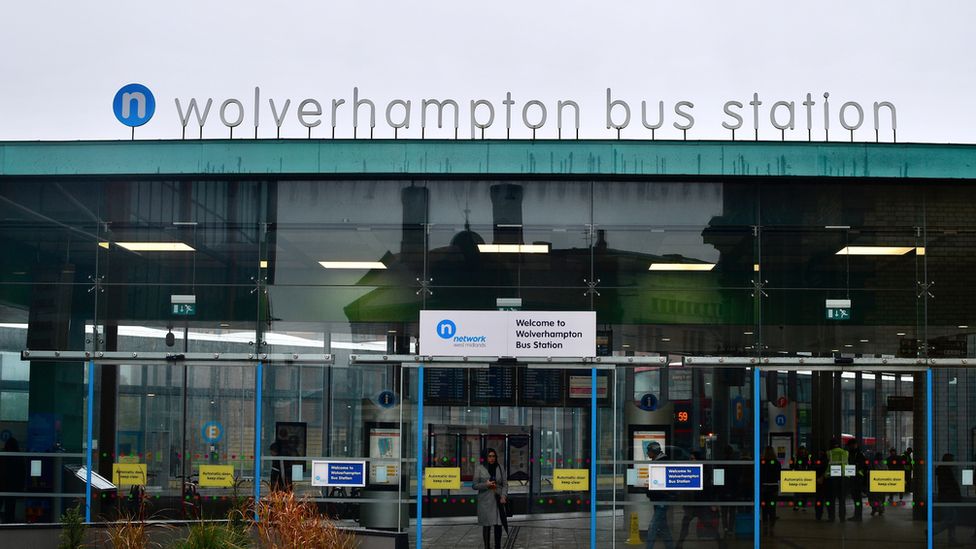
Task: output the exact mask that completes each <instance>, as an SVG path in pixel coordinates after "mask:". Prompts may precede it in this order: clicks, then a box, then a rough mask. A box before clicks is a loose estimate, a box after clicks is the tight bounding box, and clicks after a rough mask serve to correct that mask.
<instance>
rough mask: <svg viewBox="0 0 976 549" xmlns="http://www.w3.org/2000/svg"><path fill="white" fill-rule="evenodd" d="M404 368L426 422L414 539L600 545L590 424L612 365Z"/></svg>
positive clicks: (605, 401) (419, 449)
mask: <svg viewBox="0 0 976 549" xmlns="http://www.w3.org/2000/svg"><path fill="white" fill-rule="evenodd" d="M405 366H408V367H406V368H404V372H405V375H406V376H408V377H409V378H411V381H410V382H409V386H410V387H411V388H415V389H416V391H415V395H410V396H411V397H412V398H415V399H416V406H417V416H416V417H417V422H418V423H416V424H414V425H413V427H414V430H415V431H416V432H415V434H414V436H415V438H414V445H413V448H412V449H409V450H408V451H411V452H413V453H414V454H415V455H414V456H411V457H416V458H417V459H418V460H419V462H420V467H419V468H418V473H417V483H416V484H414V485H413V489H414V490H416V491H417V502H418V505H417V509H418V510H419V511H418V512H417V513H416V516H417V524H418V525H419V526H416V527H415V528H413V529H412V530H413V534H414V535H413V536H411V537H412V538H413V540H412V541H413V543H414V544H415V545H414V546H416V547H424V548H425V549H427V548H447V547H452V548H453V547H485V546H486V545H487V546H488V547H568V548H575V547H580V548H583V547H591V542H592V540H591V536H592V535H593V529H592V524H591V512H590V509H591V504H592V502H593V501H594V499H593V498H592V496H591V488H592V487H593V486H592V485H591V481H592V480H593V479H594V478H595V475H592V466H593V462H592V455H593V453H592V448H593V445H594V442H595V440H594V438H593V431H592V428H593V427H594V425H593V424H592V423H591V422H592V418H593V406H594V403H595V405H596V407H597V408H598V409H600V407H607V408H609V406H610V402H611V398H610V397H611V395H610V389H611V387H612V384H613V382H612V374H613V373H612V371H611V370H609V369H600V370H599V371H597V370H596V369H595V368H594V366H595V364H584V363H582V362H578V361H576V362H558V361H556V360H555V359H554V360H552V361H547V360H545V359H542V360H536V361H532V360H519V361H499V360H490V361H489V360H486V361H482V362H475V361H473V360H472V361H470V362H468V361H461V360H453V361H448V360H445V361H438V360H434V361H432V362H428V363H426V364H409V363H407V364H405ZM594 377H596V384H595V387H596V394H595V395H594V392H593V391H594V383H593V378H594ZM594 397H595V398H594ZM414 540H415V541H414Z"/></svg>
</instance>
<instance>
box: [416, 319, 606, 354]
mask: <svg viewBox="0 0 976 549" xmlns="http://www.w3.org/2000/svg"><path fill="white" fill-rule="evenodd" d="M420 354H424V355H432V356H512V357H529V356H545V357H548V356H551V357H591V356H594V355H595V354H596V313H595V312H593V311H569V312H562V311H421V312H420Z"/></svg>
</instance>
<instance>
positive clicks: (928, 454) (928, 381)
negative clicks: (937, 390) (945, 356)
mask: <svg viewBox="0 0 976 549" xmlns="http://www.w3.org/2000/svg"><path fill="white" fill-rule="evenodd" d="M933 438H934V437H933V436H932V368H929V369H927V370H926V371H925V474H926V475H927V478H926V482H925V505H926V510H925V514H926V523H927V524H928V528H926V529H925V532H926V537H927V538H928V539H927V543H928V547H929V549H932V546H933V545H934V543H935V533H934V532H933V531H932V529H933V528H934V527H935V522H934V521H933V518H934V517H935V511H934V510H933V508H932V504H933V502H934V501H935V498H934V497H933V496H934V494H935V490H934V487H933V484H934V483H935V466H934V463H933V461H934V460H933V459H932V456H933V455H935V450H934V449H933V448H932V440H933Z"/></svg>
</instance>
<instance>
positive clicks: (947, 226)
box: [0, 140, 976, 547]
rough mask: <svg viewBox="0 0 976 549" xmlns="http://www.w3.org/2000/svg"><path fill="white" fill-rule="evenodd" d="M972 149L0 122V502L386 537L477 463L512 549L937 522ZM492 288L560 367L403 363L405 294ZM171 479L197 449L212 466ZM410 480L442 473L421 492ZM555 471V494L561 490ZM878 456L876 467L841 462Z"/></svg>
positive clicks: (440, 295)
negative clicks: (290, 519)
mask: <svg viewBox="0 0 976 549" xmlns="http://www.w3.org/2000/svg"><path fill="white" fill-rule="evenodd" d="M974 160H976V148H973V147H969V146H949V145H945V146H941V145H896V144H888V145H882V144H823V143H820V144H810V143H764V142H758V143H743V142H727V143H722V142H609V141H531V142H523V141H498V142H495V141H471V142H466V141H436V140H432V141H352V142H350V141H331V140H325V141H294V142H292V141H243V140H241V141H206V142H190V141H181V142H137V143H128V142H120V143H110V142H98V143H94V142H87V143H86V142H82V143H8V144H2V145H0V238H2V239H3V243H4V245H5V254H4V261H3V262H2V266H0V439H2V441H3V443H4V446H3V451H2V452H0V460H2V463H3V464H4V465H3V466H2V467H0V470H2V471H3V473H2V475H3V477H4V478H3V479H2V482H3V485H2V486H0V508H2V510H3V511H2V513H0V517H2V519H3V521H4V522H14V523H43V522H54V521H57V519H58V517H59V516H60V515H61V513H62V512H63V511H64V510H65V509H66V508H68V507H69V506H72V505H74V504H75V503H76V502H77V501H82V502H84V503H87V505H88V511H89V513H90V516H91V518H92V520H95V521H99V520H111V519H114V518H116V517H118V516H120V515H122V514H125V513H126V512H130V511H132V510H133V509H134V507H133V506H134V505H135V504H134V503H133V502H138V501H139V500H140V499H142V500H144V501H146V502H148V505H149V506H150V507H151V509H152V512H153V513H155V514H156V515H157V516H160V517H166V518H174V519H189V518H195V517H198V516H210V517H214V516H221V515H222V514H224V513H226V510H227V509H229V508H230V507H231V506H232V505H233V504H234V502H235V501H236V498H239V497H244V496H254V495H256V496H258V497H260V495H261V494H266V493H267V491H268V490H270V489H273V488H288V489H292V490H295V491H296V492H297V493H299V494H301V495H303V496H305V497H308V498H311V499H312V500H314V501H315V502H317V504H318V505H319V507H320V509H321V510H322V511H323V512H324V513H328V514H330V515H332V516H334V517H337V518H338V519H339V520H341V521H344V522H343V523H344V524H347V525H350V526H362V527H365V528H367V529H370V530H375V531H383V532H387V533H391V535H393V536H394V538H395V537H396V536H400V539H402V540H404V541H403V542H404V543H408V544H410V545H411V546H417V545H423V546H430V547H441V546H444V547H446V546H452V545H450V543H455V542H457V540H460V539H466V538H465V537H464V536H468V535H476V537H474V538H471V539H472V540H473V541H472V543H476V544H477V543H480V541H479V540H480V535H477V534H480V530H479V531H477V532H476V533H475V534H471V532H474V530H471V529H473V528H476V527H477V524H478V522H477V520H478V519H477V517H478V503H477V502H478V490H477V488H476V487H475V486H473V485H472V482H473V480H474V479H475V477H476V475H477V473H478V472H479V467H483V466H484V456H485V454H486V452H487V450H488V449H492V450H495V451H496V452H497V454H498V456H499V462H500V463H501V464H502V467H503V468H504V470H505V471H506V477H507V478H506V480H507V482H508V488H507V490H508V500H509V502H510V503H509V505H510V508H511V509H512V510H513V514H514V516H513V517H512V518H511V519H509V520H510V521H511V525H512V526H515V528H514V529H513V528H510V529H509V533H508V534H507V535H508V536H509V537H511V538H514V541H513V543H516V544H522V545H524V546H532V545H533V544H542V543H550V544H551V543H560V544H563V543H564V544H566V546H574V545H573V544H576V546H581V547H582V546H590V544H591V542H592V543H594V544H596V545H597V546H600V547H610V546H624V545H627V544H642V543H646V542H647V538H648V536H649V535H650V536H651V537H654V536H655V535H657V534H655V533H654V532H653V530H654V528H652V529H651V530H652V532H651V534H648V527H649V525H650V524H651V522H652V520H654V521H658V520H660V519H659V518H654V517H659V516H660V515H658V514H656V510H657V509H658V508H661V509H665V511H666V513H665V516H667V517H669V518H668V523H667V527H668V528H669V531H670V533H671V534H672V537H673V538H674V540H676V541H677V540H678V539H680V538H682V536H684V539H685V543H691V542H695V543H701V544H704V543H712V542H713V541H714V540H719V541H720V543H722V544H724V545H726V546H730V547H739V546H741V547H747V546H753V545H754V544H760V545H762V546H766V547H775V546H777V542H776V539H785V540H791V542H792V543H795V544H800V545H801V546H802V545H803V544H804V543H822V542H824V541H828V542H830V541H839V542H842V543H845V544H852V546H860V545H859V544H867V543H873V544H877V543H895V542H897V543H903V544H904V543H908V544H910V546H921V545H920V544H923V543H925V542H926V536H927V535H928V534H927V528H928V529H929V530H932V531H934V532H935V533H934V539H933V541H934V543H935V545H936V546H940V545H943V546H944V545H947V544H949V543H950V542H951V541H952V540H951V539H950V537H951V536H958V538H959V539H961V540H965V539H968V536H969V535H971V533H972V532H971V531H968V529H969V528H970V527H971V526H973V524H974V522H976V512H973V509H976V507H972V502H976V492H974V490H973V487H972V486H971V483H972V470H973V469H974V465H976V447H974V444H976V419H974V418H976V413H974V409H976V375H972V374H970V373H969V362H970V361H972V360H976V317H974V314H973V310H974V307H976V293H974V292H973V291H972V287H973V280H971V279H973V278H974V275H973V274H972V273H973V272H976V237H974V235H976V206H974V204H976V200H974V198H976V191H974V190H973V188H972V183H973V180H976V171H974V169H973V167H972V166H973V165H974ZM174 296H192V298H191V301H192V303H190V304H189V305H190V306H177V305H180V303H178V302H179V300H180V299H184V300H185V299H186V298H185V297H184V298H174ZM499 300H502V301H499ZM827 300H848V301H849V304H848V305H847V307H841V308H843V309H845V310H844V311H843V312H833V310H832V309H829V308H828V307H827V306H826V305H827ZM513 304H515V305H513ZM513 306H514V307H518V308H521V310H525V311H595V312H596V318H597V341H596V346H595V348H594V349H593V352H592V354H591V355H589V356H585V357H576V358H575V360H561V361H556V362H555V363H553V362H552V361H548V362H546V361H544V360H543V361H540V360H534V361H533V360H525V359H524V357H519V356H515V357H490V358H482V359H477V360H468V361H465V360H461V359H460V358H458V357H424V356H421V355H419V354H418V353H419V348H420V342H419V340H418V338H419V333H420V330H419V326H418V320H419V314H420V311H422V310H496V309H498V308H500V307H513ZM970 326H972V328H970ZM421 369H422V370H423V376H421ZM421 377H423V381H421ZM594 379H595V380H596V385H595V386H594V385H593V380H594ZM594 392H595V393H596V398H595V399H594V400H592V401H591V396H592V395H593V393H594ZM594 402H595V405H594ZM421 410H423V412H422V413H423V419H422V421H420V420H419V417H420V413H421ZM854 441H856V444H855V442H854ZM658 446H659V447H660V449H661V451H662V452H663V455H665V456H666V457H667V459H668V460H669V461H672V462H678V463H688V462H692V461H700V462H702V463H703V464H704V467H703V468H702V475H703V479H702V487H701V489H700V490H696V491H693V492H688V493H681V494H678V493H670V492H668V491H667V490H662V491H656V490H655V489H649V487H648V478H649V475H650V473H649V468H648V466H649V465H650V464H651V463H652V461H654V460H655V456H654V455H652V454H653V453H654V452H652V451H651V450H650V449H651V448H656V447H658ZM838 447H841V448H846V450H847V451H848V453H849V454H848V455H849V456H858V458H857V459H855V458H853V457H851V458H849V460H851V461H849V462H848V463H845V464H844V465H851V466H854V470H853V472H852V473H851V475H850V476H848V475H846V473H845V472H844V470H842V471H841V472H840V473H839V476H836V475H832V474H831V468H830V465H838V463H834V462H831V461H830V458H829V452H830V450H831V449H832V448H838ZM767 448H768V449H769V450H770V451H772V452H773V454H774V455H775V456H776V460H777V461H778V462H779V466H780V468H781V469H782V470H783V471H795V472H801V471H805V472H806V473H804V474H806V475H808V476H809V477H810V478H813V479H814V480H813V484H812V485H810V491H809V492H791V491H788V490H787V489H785V488H784V486H783V485H781V484H776V482H777V481H776V480H775V479H774V480H773V481H771V482H772V483H773V484H776V490H775V491H776V496H775V497H774V498H773V499H769V498H768V497H765V498H764V496H763V495H762V494H764V493H768V492H763V491H762V490H761V489H760V486H759V485H760V484H761V482H760V481H762V482H766V480H765V479H766V477H765V476H763V473H762V470H761V469H760V463H759V462H760V461H761V460H762V459H763V458H762V456H763V454H764V453H765V452H766V450H767ZM327 460H347V461H362V462H364V463H365V467H366V469H365V470H366V475H365V476H366V478H365V479H364V481H363V483H362V485H350V486H340V485H332V486H321V485H320V484H321V482H317V481H316V478H315V477H314V475H313V474H312V462H313V461H327ZM857 460H860V462H855V461H857ZM89 463H90V465H91V470H92V473H94V477H95V478H93V479H92V482H91V484H89V478H88V475H87V469H86V466H87V465H88V464H89ZM418 464H419V465H420V467H419V468H418ZM207 466H230V467H232V468H233V479H234V482H233V483H232V486H220V485H212V484H211V483H210V481H208V480H207V479H206V478H201V467H207ZM939 467H941V469H938V470H937V468H939ZM434 468H443V469H455V468H456V469H457V470H458V473H457V482H458V486H457V487H454V488H449V489H424V485H423V479H420V478H418V472H420V471H421V470H424V471H426V470H430V469H434ZM842 469H843V468H842ZM124 470H134V471H137V472H139V471H143V473H142V474H143V475H144V480H141V481H138V482H132V481H130V480H128V479H127V478H126V477H125V475H124V474H121V473H120V472H121V471H124ZM204 470H206V469H204ZM579 470H584V471H587V472H588V473H587V474H588V477H587V481H586V482H587V484H586V486H587V488H586V489H584V490H578V489H577V490H566V489H564V488H563V484H562V480H561V479H562V478H564V475H565V474H568V473H566V471H579ZM881 471H888V472H893V471H894V472H897V471H901V475H900V479H901V481H900V484H899V483H898V482H899V481H898V478H896V479H895V480H894V481H892V482H894V483H895V484H894V485H893V486H894V488H892V487H891V486H889V487H888V488H884V487H881V485H879V484H876V483H875V484H872V479H875V480H876V478H875V477H877V479H880V478H881V477H880V476H878V475H879V474H880V473H879V472H881ZM953 475H954V476H953ZM204 476H206V475H204ZM801 476H802V475H801ZM895 477H899V475H897V474H896V475H895ZM953 479H957V480H958V484H959V486H958V489H959V496H958V497H955V496H952V497H950V495H949V493H950V492H952V490H951V481H952V480H953ZM967 479H968V481H967ZM833 486H837V488H836V489H837V490H842V491H843V496H842V497H840V498H839V499H834V500H832V501H834V503H833V504H832V505H833V506H834V507H835V509H834V510H835V511H838V512H839V511H841V509H838V508H837V507H838V505H839V504H838V503H837V502H838V501H842V502H844V511H845V513H840V514H839V517H837V518H838V519H839V518H840V517H845V516H846V518H847V519H848V520H852V519H855V517H859V518H860V519H861V520H862V521H863V522H864V523H865V524H864V526H863V528H861V529H860V530H858V531H857V532H856V533H855V532H852V531H850V529H845V528H839V527H832V528H817V529H811V524H813V523H816V521H817V520H818V519H817V517H818V516H819V517H820V519H821V520H822V521H823V523H824V524H826V521H827V520H828V518H829V516H834V515H831V514H829V513H825V512H824V511H825V510H826V509H827V507H828V506H827V502H828V501H831V500H830V497H831V494H828V491H829V490H833V489H834V488H831V487H833ZM895 488H897V489H895ZM658 492H660V493H658ZM940 494H943V495H944V496H945V497H943V496H940ZM834 495H836V494H834ZM970 500H971V501H970ZM767 505H772V506H774V507H775V508H776V509H777V513H778V520H777V522H779V524H778V525H776V526H775V532H776V534H775V538H774V537H771V536H769V535H768V534H769V531H768V530H766V529H765V526H767V525H766V524H765V523H762V522H761V521H760V513H759V512H758V511H759V510H760V509H763V508H765V507H766V506H767ZM933 508H934V513H932V514H931V516H930V514H929V509H933ZM882 511H884V514H882ZM882 516H883V517H884V519H883V520H884V521H885V522H884V523H882V522H881V519H880V517H882ZM554 518H559V519H560V520H561V521H564V522H561V523H560V524H561V526H560V527H558V528H556V527H553V526H552V523H551V522H549V519H554ZM695 521H697V522H695ZM418 522H420V523H422V526H423V529H422V532H423V533H421V534H420V538H419V539H418V537H417V532H418V531H419V530H420V529H419V528H417V524H418ZM692 522H695V524H694V526H695V527H694V528H690V529H689V525H690V524H691V523H692ZM930 523H931V525H932V526H931V527H930V526H929V525H930ZM837 524H838V525H839V520H838V522H837ZM940 524H941V525H943V526H944V527H943V528H941V529H940ZM950 524H951V525H952V527H953V528H952V529H950V528H949V525H950ZM658 526H660V525H659V524H658ZM818 526H819V525H818ZM956 526H958V528H955V527H956ZM770 529H772V526H770ZM952 531H955V534H950V532H952ZM659 533H660V532H659ZM764 534H766V535H764ZM964 534H965V536H964ZM567 536H568V537H567ZM953 539H955V538H953ZM448 540H454V541H448ZM660 543H664V541H663V540H661V541H660ZM906 546H908V545H906Z"/></svg>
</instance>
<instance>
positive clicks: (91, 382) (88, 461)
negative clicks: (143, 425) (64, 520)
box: [85, 360, 95, 522]
mask: <svg viewBox="0 0 976 549" xmlns="http://www.w3.org/2000/svg"><path fill="white" fill-rule="evenodd" d="M94 403H95V361H94V360H89V361H88V426H87V430H88V432H87V433H86V436H85V438H86V439H87V444H86V446H85V468H86V469H87V472H86V475H85V476H86V477H87V478H86V479H85V522H91V508H92V466H93V464H92V435H93V428H92V421H93V419H92V416H93V415H94V410H95V404H94Z"/></svg>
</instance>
